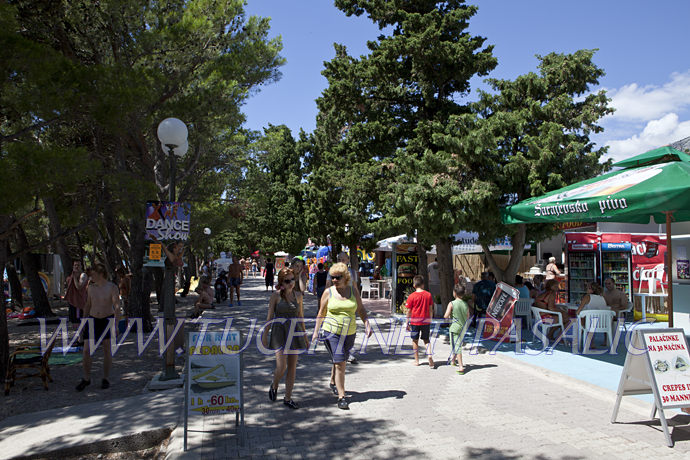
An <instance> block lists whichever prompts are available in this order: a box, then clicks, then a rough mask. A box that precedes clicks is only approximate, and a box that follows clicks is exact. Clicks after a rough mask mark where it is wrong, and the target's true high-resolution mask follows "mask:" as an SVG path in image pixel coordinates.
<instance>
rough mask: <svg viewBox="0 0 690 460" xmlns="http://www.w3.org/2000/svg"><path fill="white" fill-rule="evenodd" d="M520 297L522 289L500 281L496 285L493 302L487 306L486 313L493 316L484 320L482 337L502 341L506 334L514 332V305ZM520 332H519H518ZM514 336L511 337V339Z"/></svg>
mask: <svg viewBox="0 0 690 460" xmlns="http://www.w3.org/2000/svg"><path fill="white" fill-rule="evenodd" d="M519 297H520V291H518V290H517V289H515V288H514V287H512V286H510V285H509V284H506V283H504V282H502V281H501V282H500V283H498V284H497V285H496V290H495V291H494V295H493V296H492V297H491V302H489V306H488V307H487V308H486V314H487V316H488V317H490V318H492V319H490V320H487V321H485V322H484V330H483V332H482V338H483V339H487V340H496V341H499V342H502V341H503V339H504V338H505V337H506V334H508V333H512V331H513V329H514V325H513V306H514V305H515V301H516V300H517V299H518V298H519ZM518 333H519V332H518ZM513 339H514V338H513V337H511V340H513ZM515 340H516V341H519V340H520V339H519V338H517V339H515Z"/></svg>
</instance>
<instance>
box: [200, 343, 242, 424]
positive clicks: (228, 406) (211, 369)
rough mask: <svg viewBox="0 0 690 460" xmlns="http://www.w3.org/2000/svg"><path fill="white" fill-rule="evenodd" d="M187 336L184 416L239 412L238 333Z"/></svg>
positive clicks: (240, 395) (240, 379) (240, 400)
mask: <svg viewBox="0 0 690 460" xmlns="http://www.w3.org/2000/svg"><path fill="white" fill-rule="evenodd" d="M223 335H224V333H223V332H208V331H207V332H206V333H205V334H204V336H203V340H199V339H200V336H201V333H200V332H189V333H188V336H187V337H188V341H187V344H188V346H187V348H188V351H187V376H188V378H187V380H186V387H187V388H186V390H187V395H186V397H187V398H186V399H187V401H188V405H187V413H188V415H190V416H191V415H198V414H201V415H217V414H224V413H230V412H239V411H240V408H241V407H242V391H241V386H242V375H241V365H240V353H239V352H238V350H239V349H240V346H241V343H240V333H239V332H238V331H229V333H228V334H227V337H226V339H225V342H223V338H224V337H223Z"/></svg>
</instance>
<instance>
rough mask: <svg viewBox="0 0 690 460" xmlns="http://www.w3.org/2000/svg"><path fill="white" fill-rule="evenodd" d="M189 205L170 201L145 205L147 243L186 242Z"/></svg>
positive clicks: (189, 214) (189, 212)
mask: <svg viewBox="0 0 690 460" xmlns="http://www.w3.org/2000/svg"><path fill="white" fill-rule="evenodd" d="M190 216H191V205H190V204H189V203H177V202H170V201H149V202H147V203H146V240H147V241H187V239H188V238H189V221H190Z"/></svg>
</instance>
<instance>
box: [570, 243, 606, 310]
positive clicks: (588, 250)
mask: <svg viewBox="0 0 690 460" xmlns="http://www.w3.org/2000/svg"><path fill="white" fill-rule="evenodd" d="M565 241H566V244H567V247H568V301H569V302H574V303H579V302H580V299H582V296H584V295H585V294H586V293H587V284H588V283H591V282H592V281H596V280H597V278H598V276H597V275H598V265H599V264H598V263H597V260H598V258H597V254H598V253H597V251H598V239H597V234H596V233H566V234H565Z"/></svg>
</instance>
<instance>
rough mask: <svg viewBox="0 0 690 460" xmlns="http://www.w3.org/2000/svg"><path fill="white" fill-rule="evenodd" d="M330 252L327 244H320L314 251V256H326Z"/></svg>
mask: <svg viewBox="0 0 690 460" xmlns="http://www.w3.org/2000/svg"><path fill="white" fill-rule="evenodd" d="M329 252H331V248H330V247H328V246H321V247H320V248H319V250H318V251H316V257H318V258H321V257H328V253H329Z"/></svg>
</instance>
